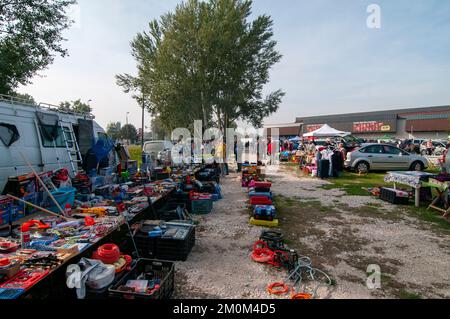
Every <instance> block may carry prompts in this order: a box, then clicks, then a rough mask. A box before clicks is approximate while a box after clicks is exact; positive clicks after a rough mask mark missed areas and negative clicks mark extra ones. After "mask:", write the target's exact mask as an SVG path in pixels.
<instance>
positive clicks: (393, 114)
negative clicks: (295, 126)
mask: <svg viewBox="0 0 450 319" xmlns="http://www.w3.org/2000/svg"><path fill="white" fill-rule="evenodd" d="M433 113H440V114H441V115H442V114H446V113H448V114H449V115H450V105H444V106H430V107H419V108H408V109H396V110H385V111H374V112H360V113H347V114H334V115H319V116H308V117H297V118H296V121H295V122H296V123H304V124H325V123H329V122H333V123H339V122H358V121H364V120H368V119H370V120H393V119H397V117H399V116H400V117H404V116H408V114H411V115H415V116H417V115H422V114H423V115H426V114H433Z"/></svg>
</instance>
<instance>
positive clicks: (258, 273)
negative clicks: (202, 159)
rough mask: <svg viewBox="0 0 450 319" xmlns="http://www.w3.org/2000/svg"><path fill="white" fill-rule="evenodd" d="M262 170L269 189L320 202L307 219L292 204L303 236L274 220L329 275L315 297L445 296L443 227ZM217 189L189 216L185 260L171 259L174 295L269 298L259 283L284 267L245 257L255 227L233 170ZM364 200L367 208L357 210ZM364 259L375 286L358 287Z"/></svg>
mask: <svg viewBox="0 0 450 319" xmlns="http://www.w3.org/2000/svg"><path fill="white" fill-rule="evenodd" d="M266 173H267V177H268V178H270V179H271V180H272V181H273V187H272V189H273V191H274V193H275V194H279V195H280V194H282V195H283V196H284V197H289V198H294V199H296V200H299V201H319V202H320V203H321V205H322V210H321V211H319V210H317V213H316V212H310V211H308V213H309V215H308V216H309V217H306V214H305V216H303V215H301V214H302V213H301V211H300V210H299V213H298V214H299V215H297V216H295V218H296V219H295V220H296V223H297V221H298V220H300V223H302V224H303V222H304V225H307V226H308V230H311V231H312V232H311V234H309V232H308V234H307V235H306V234H302V233H299V232H300V230H299V231H298V232H297V231H296V227H295V225H292V224H289V217H288V218H286V220H285V221H282V222H283V223H285V224H284V225H287V226H289V227H290V228H289V231H292V232H293V234H291V235H295V238H297V240H298V245H300V247H302V248H303V249H304V251H299V252H300V254H302V253H303V254H308V256H310V257H311V258H312V259H313V261H315V259H316V258H317V260H320V263H319V264H318V265H317V266H318V267H319V268H321V269H324V270H326V271H327V272H328V273H329V274H330V275H331V276H332V277H333V278H334V279H335V280H336V285H335V286H333V287H332V288H330V289H326V290H325V289H321V290H319V292H318V297H319V298H334V299H341V298H397V297H401V292H406V291H407V292H413V293H415V294H419V295H421V296H423V297H428V298H450V286H449V283H450V267H448V266H449V265H450V254H449V252H450V249H449V248H450V246H449V242H450V241H449V239H450V236H449V235H448V233H444V232H440V231H437V230H435V229H434V228H433V227H431V226H430V225H429V224H427V223H425V222H422V221H419V220H416V219H415V218H412V217H409V216H406V215H405V214H404V213H401V212H399V210H398V209H397V208H396V207H395V206H393V205H390V204H387V203H384V202H382V201H379V200H377V199H374V198H371V197H368V196H346V195H345V193H344V192H342V191H340V190H337V189H332V190H325V189H323V188H320V186H322V185H324V184H326V183H327V182H326V181H321V180H318V179H312V178H299V177H297V176H295V175H294V174H292V171H288V170H285V169H283V168H281V169H279V170H267V172H266ZM222 191H223V196H224V199H222V200H220V201H219V202H216V203H215V204H214V209H213V212H212V213H211V214H209V215H207V216H197V217H195V218H196V219H197V220H198V221H199V226H198V227H197V242H196V246H195V247H194V249H193V251H192V253H191V254H190V256H189V258H188V260H187V261H186V262H177V264H176V286H177V288H176V292H175V297H177V298H194V299H195V298H226V299H233V298H255V299H265V298H273V296H271V295H269V294H268V293H267V292H266V287H267V285H268V284H270V283H272V282H276V281H282V280H283V278H285V277H286V272H278V271H276V270H274V269H273V268H272V267H271V266H267V265H261V264H257V263H255V262H253V261H252V260H251V259H250V257H249V256H250V253H251V250H252V244H253V243H254V242H255V241H256V240H257V239H258V238H259V235H260V233H261V230H262V229H261V228H259V227H255V226H250V225H249V224H248V218H249V216H248V210H247V208H246V202H247V196H246V193H245V189H243V188H241V187H240V176H239V175H238V174H235V173H232V174H230V176H228V177H226V178H223V179H222ZM299 203H300V202H299ZM367 205H371V206H375V208H373V211H372V210H371V211H370V212H366V211H362V210H364V208H365V207H367ZM319 206H320V205H319ZM323 207H325V213H324V210H323ZM328 209H329V212H328V213H327V212H326V211H327V210H328ZM311 213H312V214H313V215H311ZM310 216H314V220H310V219H311V218H310ZM316 216H317V218H316ZM302 218H305V219H304V220H303V221H302ZM306 218H308V219H306ZM294 244H297V243H294ZM296 248H297V247H296ZM369 264H378V265H380V267H381V271H382V273H383V276H382V289H378V290H369V289H368V288H367V287H366V285H365V281H366V278H367V275H366V270H365V269H366V268H367V266H368V265H369Z"/></svg>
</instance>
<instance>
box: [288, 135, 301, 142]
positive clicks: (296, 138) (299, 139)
mask: <svg viewBox="0 0 450 319" xmlns="http://www.w3.org/2000/svg"><path fill="white" fill-rule="evenodd" d="M301 140H302V138H301V137H299V136H296V137H294V138H291V139H290V140H289V142H299V141H301Z"/></svg>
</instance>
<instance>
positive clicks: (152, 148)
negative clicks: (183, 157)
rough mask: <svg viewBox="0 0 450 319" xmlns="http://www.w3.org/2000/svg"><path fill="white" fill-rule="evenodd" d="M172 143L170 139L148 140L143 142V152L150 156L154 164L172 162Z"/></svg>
mask: <svg viewBox="0 0 450 319" xmlns="http://www.w3.org/2000/svg"><path fill="white" fill-rule="evenodd" d="M172 148H173V144H172V142H170V141H163V140H161V141H150V142H145V143H144V149H143V150H142V151H143V153H145V154H147V155H149V156H150V159H151V161H152V163H154V164H155V165H164V164H166V163H171V162H172V156H171V153H172Z"/></svg>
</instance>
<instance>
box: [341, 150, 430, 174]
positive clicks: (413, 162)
mask: <svg viewBox="0 0 450 319" xmlns="http://www.w3.org/2000/svg"><path fill="white" fill-rule="evenodd" d="M345 167H346V168H350V169H353V170H355V171H356V172H368V171H371V170H373V171H376V170H379V171H383V170H384V171H387V170H398V171H400V170H406V171H408V170H411V171H423V170H424V169H427V168H428V160H427V159H426V158H425V157H422V156H419V155H416V154H411V153H408V152H405V151H403V150H401V149H399V148H397V147H395V146H392V145H387V144H365V145H364V147H362V148H360V149H357V150H355V151H353V152H349V153H348V154H347V160H346V161H345Z"/></svg>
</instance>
